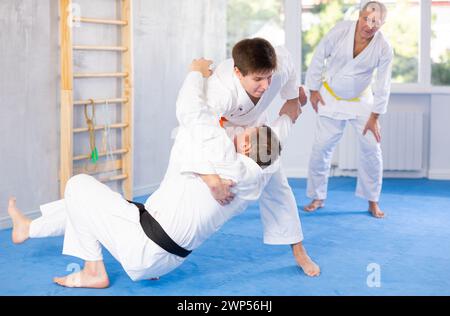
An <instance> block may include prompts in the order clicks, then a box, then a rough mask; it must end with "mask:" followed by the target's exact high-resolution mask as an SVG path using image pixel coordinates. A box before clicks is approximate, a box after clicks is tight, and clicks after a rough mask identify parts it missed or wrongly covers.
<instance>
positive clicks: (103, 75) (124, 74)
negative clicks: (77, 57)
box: [73, 72, 128, 78]
mask: <svg viewBox="0 0 450 316" xmlns="http://www.w3.org/2000/svg"><path fill="white" fill-rule="evenodd" d="M73 77H74V78H114V77H116V78H124V77H128V73H127V72H98V73H74V74H73Z"/></svg>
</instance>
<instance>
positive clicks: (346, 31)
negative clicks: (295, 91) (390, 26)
mask: <svg viewBox="0 0 450 316" xmlns="http://www.w3.org/2000/svg"><path fill="white" fill-rule="evenodd" d="M356 24H357V21H341V22H339V23H338V24H337V25H336V26H335V27H334V28H333V29H331V31H330V32H328V34H327V35H325V37H324V38H323V39H322V40H321V41H320V43H319V45H318V46H317V48H316V49H315V52H314V55H313V59H312V61H311V64H310V65H309V68H308V71H307V74H306V87H307V88H308V89H309V90H316V91H320V92H321V95H322V97H323V98H324V101H325V103H326V105H325V106H319V114H320V115H325V116H330V117H333V114H335V113H341V114H344V115H345V114H347V115H351V116H352V117H355V116H368V115H370V113H372V112H374V113H379V114H384V113H386V111H387V105H388V101H389V95H390V87H391V67H392V60H393V55H394V54H393V49H392V47H391V45H390V44H389V42H388V40H387V39H386V38H385V36H384V35H383V33H382V32H381V31H378V32H376V33H375V35H374V38H373V39H372V40H371V42H370V43H369V45H368V46H367V47H366V48H365V49H364V50H363V51H362V52H361V53H360V54H359V55H358V56H356V57H355V58H353V46H354V40H355V30H356ZM375 72H376V75H375V78H374V73H375ZM324 81H326V82H328V84H329V86H330V87H331V89H332V90H333V91H334V93H335V94H336V95H337V96H339V97H340V98H343V99H352V98H357V97H359V98H360V99H361V102H348V101H345V100H342V101H337V100H336V99H335V98H334V97H333V96H331V95H330V94H329V93H328V91H326V90H325V88H324V87H323V85H322V84H323V82H324Z"/></svg>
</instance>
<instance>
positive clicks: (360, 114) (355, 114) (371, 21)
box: [304, 1, 393, 218]
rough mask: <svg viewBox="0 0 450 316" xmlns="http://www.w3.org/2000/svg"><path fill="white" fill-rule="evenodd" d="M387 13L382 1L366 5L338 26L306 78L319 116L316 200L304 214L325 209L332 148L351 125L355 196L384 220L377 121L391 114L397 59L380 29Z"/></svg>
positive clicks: (313, 175)
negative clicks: (355, 150)
mask: <svg viewBox="0 0 450 316" xmlns="http://www.w3.org/2000/svg"><path fill="white" fill-rule="evenodd" d="M386 14H387V11H386V7H385V6H384V5H383V4H382V3H380V2H378V1H369V2H367V1H366V2H364V3H363V4H362V7H361V10H360V13H359V18H358V20H357V21H342V22H339V23H338V24H337V25H336V26H335V27H334V28H333V29H332V30H331V31H330V32H329V33H328V34H327V35H326V36H325V37H324V38H323V39H322V40H321V41H320V43H319V45H318V47H317V48H316V50H315V53H314V56H313V59H312V61H311V65H310V66H309V68H308V71H307V75H306V86H307V88H308V89H309V90H310V93H311V96H310V101H311V104H312V106H313V108H314V110H315V111H316V112H317V113H318V117H317V131H316V137H315V142H314V145H313V149H312V154H311V158H310V163H309V173H308V183H307V196H308V197H310V198H311V199H313V200H312V202H311V203H310V204H309V205H306V206H305V208H304V209H305V210H306V211H314V210H316V209H318V208H321V207H323V206H324V201H325V199H326V198H327V186H328V176H329V170H330V165H331V158H332V154H333V150H334V148H335V147H336V144H337V143H338V142H339V140H340V139H341V137H342V134H343V131H344V128H345V126H346V125H347V123H349V124H350V125H352V126H353V128H354V129H355V131H356V132H357V134H358V143H359V161H358V180H357V187H356V195H357V196H359V197H361V198H364V199H366V200H368V202H369V211H370V212H371V214H372V215H373V216H374V217H376V218H382V217H383V216H384V213H383V211H381V209H380V208H379V205H378V201H379V198H380V194H381V184H382V173H383V161H382V154H381V147H380V141H381V132H380V127H379V122H378V118H379V116H380V115H381V114H384V113H386V111H387V105H388V101H389V94H390V83H391V65H392V59H393V50H392V47H391V45H390V44H389V42H388V40H387V39H386V38H385V37H384V35H383V33H382V32H381V31H380V28H381V26H382V25H383V24H384V22H385V18H386ZM375 72H376V75H375V76H374V73H375ZM374 77H375V78H374ZM373 79H374V80H373ZM372 81H373V82H372ZM319 104H320V105H319ZM369 132H370V133H369Z"/></svg>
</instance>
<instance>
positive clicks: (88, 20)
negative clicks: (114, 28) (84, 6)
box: [73, 17, 128, 26]
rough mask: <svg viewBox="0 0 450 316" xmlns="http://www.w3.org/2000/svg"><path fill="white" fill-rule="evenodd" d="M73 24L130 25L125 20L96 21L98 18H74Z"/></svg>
mask: <svg viewBox="0 0 450 316" xmlns="http://www.w3.org/2000/svg"><path fill="white" fill-rule="evenodd" d="M73 22H83V23H95V24H109V25H122V26H126V25H128V21H125V20H109V19H96V18H86V17H74V18H73Z"/></svg>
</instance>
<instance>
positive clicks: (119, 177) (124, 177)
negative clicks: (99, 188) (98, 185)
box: [98, 173, 128, 183]
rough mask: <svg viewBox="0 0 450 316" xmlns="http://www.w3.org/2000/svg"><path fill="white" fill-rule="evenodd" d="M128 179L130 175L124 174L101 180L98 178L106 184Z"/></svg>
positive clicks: (99, 179)
mask: <svg viewBox="0 0 450 316" xmlns="http://www.w3.org/2000/svg"><path fill="white" fill-rule="evenodd" d="M126 178H128V175H127V174H126V173H123V174H118V175H116V176H112V177H101V178H98V181H100V182H103V183H105V182H111V181H117V180H124V179H126Z"/></svg>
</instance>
